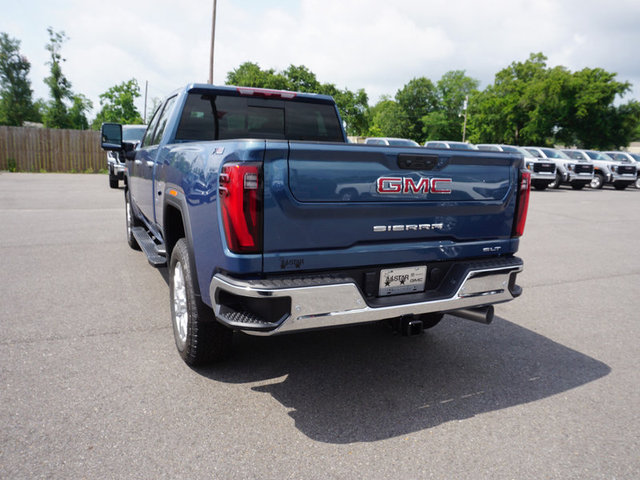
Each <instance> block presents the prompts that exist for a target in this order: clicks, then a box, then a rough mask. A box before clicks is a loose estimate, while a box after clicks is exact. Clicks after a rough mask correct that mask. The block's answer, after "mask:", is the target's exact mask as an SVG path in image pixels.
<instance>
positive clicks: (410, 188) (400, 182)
mask: <svg viewBox="0 0 640 480" xmlns="http://www.w3.org/2000/svg"><path fill="white" fill-rule="evenodd" d="M443 184H449V185H450V184H451V179H450V178H431V179H429V178H421V179H420V180H418V183H417V184H416V181H415V180H414V179H413V178H411V177H380V178H378V180H377V181H376V187H377V190H378V193H410V194H427V193H429V192H431V193H438V194H448V193H451V188H446V187H445V186H444V185H443Z"/></svg>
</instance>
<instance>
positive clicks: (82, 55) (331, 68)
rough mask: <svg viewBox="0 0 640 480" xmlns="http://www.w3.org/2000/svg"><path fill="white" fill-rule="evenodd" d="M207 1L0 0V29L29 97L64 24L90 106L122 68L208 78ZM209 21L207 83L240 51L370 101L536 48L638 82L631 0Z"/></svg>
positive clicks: (237, 9)
mask: <svg viewBox="0 0 640 480" xmlns="http://www.w3.org/2000/svg"><path fill="white" fill-rule="evenodd" d="M27 3H29V4H28V5H27ZM54 3H55V4H54ZM211 5H212V2H211V1H202V0H183V1H182V2H180V4H177V3H176V2H174V1H169V0H137V1H131V0H128V1H125V0H111V1H110V2H109V3H108V4H105V3H104V2H102V1H92V0H60V1H58V2H47V1H44V0H42V1H33V2H23V3H22V4H16V3H13V2H10V1H9V0H0V9H1V10H2V11H3V12H5V13H6V12H8V15H7V18H8V19H7V20H5V19H3V21H2V25H0V31H7V33H9V34H10V35H11V36H14V37H16V38H18V39H20V40H22V50H23V53H25V54H26V55H27V57H28V58H29V59H30V60H31V62H32V75H31V78H32V83H33V87H34V90H35V93H36V96H37V97H48V92H47V90H46V87H45V86H44V84H43V82H42V79H43V78H44V77H45V76H46V75H48V69H47V67H46V66H45V65H44V63H45V62H46V60H47V52H46V51H45V49H44V45H45V43H46V42H47V34H46V28H47V26H49V25H51V26H53V27H54V29H56V30H64V31H65V32H66V33H67V35H68V36H69V38H70V39H69V41H67V42H66V43H65V44H64V46H63V54H64V56H65V57H66V58H67V62H66V63H65V64H64V66H63V72H64V73H65V75H66V76H67V77H68V78H69V79H70V80H71V82H72V83H73V87H74V90H75V91H77V92H80V93H83V94H85V95H87V96H88V97H89V98H91V99H92V100H93V101H94V103H95V106H96V107H98V96H99V94H100V93H103V92H104V91H106V90H107V89H108V88H109V87H111V86H113V85H115V84H117V83H120V82H122V81H125V80H128V79H129V78H136V79H137V80H138V81H139V83H140V85H141V86H142V87H143V88H144V82H145V81H146V80H148V81H149V96H150V98H152V97H162V96H164V95H165V94H167V93H169V92H170V91H171V90H173V89H174V88H178V87H180V86H182V85H184V84H186V83H189V82H192V81H206V79H207V76H208V67H209V42H210V28H211ZM217 20H218V21H217V30H216V52H215V59H216V65H215V75H214V80H215V83H224V81H225V78H226V74H227V72H229V71H230V70H232V69H234V68H236V67H238V66H239V65H240V64H241V63H243V62H245V61H253V62H257V63H258V64H260V66H261V67H262V68H274V69H276V70H282V69H285V68H286V67H287V66H288V65H290V64H295V65H306V66H307V67H308V68H309V69H310V70H311V71H313V72H314V73H316V75H317V76H318V78H319V80H320V81H322V82H331V83H334V84H336V85H337V86H338V87H341V88H343V87H347V88H350V89H353V90H355V89H359V88H364V89H365V90H366V91H367V93H368V94H369V97H370V98H371V99H372V100H373V101H375V100H376V99H377V98H378V97H379V96H380V95H382V94H388V95H394V94H395V92H396V91H397V90H398V89H399V88H401V87H402V86H403V85H404V84H406V83H407V82H408V81H409V80H411V79H412V78H414V77H418V76H426V77H429V78H431V79H432V80H433V81H437V80H438V79H439V78H440V77H441V76H442V74H444V73H445V72H447V71H448V70H454V69H462V70H466V71H467V74H468V75H470V76H472V77H475V78H478V79H479V80H480V81H481V83H482V85H483V86H485V85H487V84H488V83H491V82H492V81H493V77H494V75H495V73H496V72H497V71H499V70H500V69H502V68H504V67H506V66H507V65H509V64H510V63H511V62H513V61H523V60H525V59H526V58H528V56H529V54H530V53H532V52H543V53H544V54H545V55H547V57H548V58H549V64H550V65H551V66H553V65H558V64H562V65H565V66H566V67H568V68H570V69H572V70H576V69H581V68H584V67H587V66H589V67H602V68H604V69H606V70H609V71H614V72H618V79H619V80H627V81H631V82H632V83H633V84H634V86H635V87H636V89H638V88H639V87H640V63H639V62H637V61H635V55H636V52H635V47H636V45H638V44H639V43H640V29H638V27H637V25H639V24H640V2H637V1H636V0H634V1H631V0H610V1H609V2H607V3H606V4H605V3H603V2H601V1H595V0H564V1H562V2H558V1H554V0H485V1H483V2H478V1H477V0H431V1H428V2H424V1H420V0H395V1H394V2H389V1H388V0H384V1H383V0H369V1H364V0H286V1H284V0H283V1H280V2H264V1H259V0H243V1H241V0H218V19H217ZM637 93H640V91H637ZM139 105H140V108H141V107H142V100H140V102H139Z"/></svg>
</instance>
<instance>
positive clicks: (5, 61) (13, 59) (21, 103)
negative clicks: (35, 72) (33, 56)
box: [0, 32, 39, 126]
mask: <svg viewBox="0 0 640 480" xmlns="http://www.w3.org/2000/svg"><path fill="white" fill-rule="evenodd" d="M30 69H31V64H30V63H29V61H28V60H27V58H26V57H24V56H23V55H21V54H20V41H19V40H16V39H13V38H11V37H9V35H7V34H6V33H4V32H0V125H13V126H21V125H22V124H23V123H24V122H25V121H26V120H30V121H39V114H38V111H37V109H36V107H35V106H34V103H33V99H32V96H33V91H32V90H31V82H30V81H29V78H28V76H29V70H30Z"/></svg>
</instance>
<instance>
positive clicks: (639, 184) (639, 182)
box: [634, 173, 640, 188]
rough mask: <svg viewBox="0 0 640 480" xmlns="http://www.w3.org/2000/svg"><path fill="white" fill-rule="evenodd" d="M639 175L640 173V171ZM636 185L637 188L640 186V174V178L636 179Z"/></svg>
mask: <svg viewBox="0 0 640 480" xmlns="http://www.w3.org/2000/svg"><path fill="white" fill-rule="evenodd" d="M638 175H640V173H639V174H638ZM634 185H635V187H636V188H640V176H638V179H637V180H636V182H635V183H634Z"/></svg>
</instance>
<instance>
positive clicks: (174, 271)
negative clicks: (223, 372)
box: [169, 238, 233, 366]
mask: <svg viewBox="0 0 640 480" xmlns="http://www.w3.org/2000/svg"><path fill="white" fill-rule="evenodd" d="M194 271H195V270H194V268H193V265H192V264H191V259H190V256H189V248H188V246H187V242H186V240H185V239H184V238H181V239H180V240H178V242H177V243H176V245H175V246H174V247H173V251H172V252H171V262H170V264H169V298H170V304H171V305H170V308H171V324H172V325H173V335H174V338H175V341H176V348H177V349H178V353H180V356H181V357H182V359H183V360H184V361H185V363H186V364H187V365H191V366H197V365H205V364H208V363H214V362H218V361H221V360H223V359H225V358H226V357H228V356H229V354H230V353H231V343H232V339H233V331H232V330H231V329H229V328H227V327H225V326H224V325H222V324H220V323H218V322H217V321H216V320H215V317H214V314H213V311H212V310H211V308H209V307H208V306H207V305H205V304H204V303H203V302H202V300H201V299H200V296H199V295H196V289H195V284H196V278H195V275H194Z"/></svg>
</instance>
